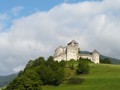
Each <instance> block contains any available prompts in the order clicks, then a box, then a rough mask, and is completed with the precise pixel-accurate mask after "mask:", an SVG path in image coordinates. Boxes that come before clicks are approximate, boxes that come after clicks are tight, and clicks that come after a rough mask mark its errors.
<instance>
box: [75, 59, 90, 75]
mask: <svg viewBox="0 0 120 90" xmlns="http://www.w3.org/2000/svg"><path fill="white" fill-rule="evenodd" d="M89 70H90V67H89V64H88V63H87V62H85V61H83V60H79V63H78V65H77V69H76V73H77V74H78V75H79V74H87V73H89Z"/></svg>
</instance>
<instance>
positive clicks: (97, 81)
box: [42, 64, 120, 90]
mask: <svg viewBox="0 0 120 90" xmlns="http://www.w3.org/2000/svg"><path fill="white" fill-rule="evenodd" d="M90 67H91V70H90V73H89V74H87V75H81V76H80V77H81V78H84V79H85V81H84V82H83V83H82V84H78V85H67V84H62V85H60V86H56V87H55V86H43V87H42V90H120V65H112V64H110V65H108V64H96V65H95V64H90Z"/></svg>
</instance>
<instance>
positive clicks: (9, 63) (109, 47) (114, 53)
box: [0, 0, 120, 75]
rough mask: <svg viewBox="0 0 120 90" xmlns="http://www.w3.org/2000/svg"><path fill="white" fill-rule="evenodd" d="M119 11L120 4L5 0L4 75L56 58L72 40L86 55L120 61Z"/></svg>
mask: <svg viewBox="0 0 120 90" xmlns="http://www.w3.org/2000/svg"><path fill="white" fill-rule="evenodd" d="M91 1H92V2H91ZM119 10H120V0H1V1H0V51H2V52H0V72H1V73H0V75H8V74H11V73H15V72H18V71H20V70H22V69H24V67H25V65H26V64H27V62H28V61H29V60H34V59H36V58H38V57H39V56H44V57H46V58H47V57H48V56H49V55H54V50H55V49H56V48H57V47H58V46H60V45H62V46H66V45H67V43H69V42H70V41H71V40H76V41H77V42H78V43H79V46H80V50H82V51H84V50H85V51H90V52H92V51H93V50H94V49H97V51H99V52H100V53H101V54H103V55H106V56H110V57H114V58H118V59H120V55H119V54H120V47H119V46H120V40H119V39H120V35H119V33H120V12H119Z"/></svg>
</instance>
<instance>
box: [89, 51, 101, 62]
mask: <svg viewBox="0 0 120 90" xmlns="http://www.w3.org/2000/svg"><path fill="white" fill-rule="evenodd" d="M91 61H93V62H94V63H96V64H98V63H100V54H99V52H98V51H97V50H96V49H94V51H93V52H92V60H91Z"/></svg>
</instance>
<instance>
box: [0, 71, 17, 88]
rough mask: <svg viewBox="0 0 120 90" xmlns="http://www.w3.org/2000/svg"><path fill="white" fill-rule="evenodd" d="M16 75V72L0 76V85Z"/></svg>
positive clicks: (5, 83)
mask: <svg viewBox="0 0 120 90" xmlns="http://www.w3.org/2000/svg"><path fill="white" fill-rule="evenodd" d="M17 75H18V74H17V73H16V74H11V75H8V76H0V87H3V86H5V85H7V84H8V83H9V82H10V81H11V80H13V79H14V78H15V77H17Z"/></svg>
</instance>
